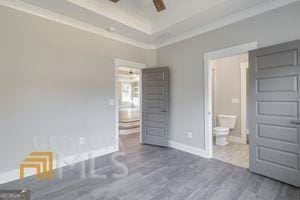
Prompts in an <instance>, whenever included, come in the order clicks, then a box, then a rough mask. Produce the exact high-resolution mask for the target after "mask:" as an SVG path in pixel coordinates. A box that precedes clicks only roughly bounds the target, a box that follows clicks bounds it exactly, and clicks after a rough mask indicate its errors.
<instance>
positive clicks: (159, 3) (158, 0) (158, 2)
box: [110, 0, 167, 12]
mask: <svg viewBox="0 0 300 200" xmlns="http://www.w3.org/2000/svg"><path fill="white" fill-rule="evenodd" d="M110 1H112V2H115V3H117V2H118V1H120V0H110ZM153 3H154V5H155V7H156V10H157V12H160V11H163V10H165V9H166V8H167V7H166V5H165V3H164V1H163V0H153Z"/></svg>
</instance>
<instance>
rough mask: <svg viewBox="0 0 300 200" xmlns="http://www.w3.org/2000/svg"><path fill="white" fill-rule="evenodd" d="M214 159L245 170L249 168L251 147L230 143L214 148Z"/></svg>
mask: <svg viewBox="0 0 300 200" xmlns="http://www.w3.org/2000/svg"><path fill="white" fill-rule="evenodd" d="M213 157H214V158H215V159H217V160H221V161H223V162H227V163H230V164H233V165H237V166H240V167H244V168H249V145H247V144H239V143H234V142H229V144H228V145H226V146H217V145H214V147H213Z"/></svg>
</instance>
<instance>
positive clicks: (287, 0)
mask: <svg viewBox="0 0 300 200" xmlns="http://www.w3.org/2000/svg"><path fill="white" fill-rule="evenodd" d="M68 1H69V2H73V3H75V2H77V1H79V2H82V1H80V0H68ZM89 1H93V0H89ZM297 1H300V0H272V1H268V2H266V3H263V4H260V5H257V6H255V7H252V8H249V9H246V10H243V11H240V12H238V13H235V14H232V15H229V16H227V17H225V18H223V19H221V20H217V21H215V22H212V23H210V24H207V25H204V26H202V27H200V28H198V29H196V30H192V31H188V32H185V33H183V34H180V35H174V36H173V37H172V38H170V39H169V40H166V41H164V42H161V43H145V42H141V41H138V40H135V39H132V38H129V37H126V36H123V35H120V34H116V33H113V32H108V31H107V30H106V29H103V28H99V27H97V26H93V25H91V24H88V23H85V22H82V21H80V20H76V19H73V18H70V17H67V16H64V15H61V14H58V13H55V12H52V11H49V10H46V9H43V8H40V7H37V6H34V5H32V4H29V3H25V2H23V1H20V0H0V5H3V6H6V7H10V8H13V9H16V10H19V11H23V12H26V13H29V14H32V15H36V16H39V17H42V18H45V19H49V20H51V21H55V22H58V23H61V24H65V25H68V26H72V27H75V28H78V29H81V30H84V31H88V32H91V33H94V34H97V35H100V36H103V37H105V38H110V39H113V40H116V41H119V42H123V43H126V44H130V45H133V46H137V47H140V48H144V49H157V48H161V47H164V46H168V45H170V44H173V43H177V42H180V41H182V40H186V39H189V38H191V37H194V36H197V35H200V34H204V33H207V32H209V31H212V30H215V29H218V28H221V27H223V26H226V25H229V24H233V23H236V22H239V21H242V20H244V19H247V18H250V17H253V16H255V15H259V14H261V13H264V12H267V11H270V10H273V9H276V8H279V7H281V6H284V5H288V4H291V3H294V2H297ZM121 23H122V22H121ZM123 23H124V24H126V23H129V22H123ZM138 24H139V25H140V22H138V23H137V24H136V25H137V26H139V25H138ZM146 26H148V25H146ZM139 28H140V29H143V30H144V32H145V30H147V29H144V28H145V27H144V28H142V27H139ZM137 29H138V28H137ZM149 30H150V32H151V27H150V29H149ZM146 32H147V31H146ZM149 36H152V34H150V35H149Z"/></svg>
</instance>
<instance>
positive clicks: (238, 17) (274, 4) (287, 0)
mask: <svg viewBox="0 0 300 200" xmlns="http://www.w3.org/2000/svg"><path fill="white" fill-rule="evenodd" d="M297 1H299V0H273V1H269V2H267V3H263V4H260V5H257V6H254V7H252V8H249V9H246V10H242V11H240V12H238V13H236V14H232V15H229V16H227V17H225V18H223V19H221V20H217V21H215V22H213V23H210V24H207V25H204V26H202V27H200V28H198V29H196V30H192V31H189V32H185V33H183V34H181V35H179V36H174V37H172V38H170V39H169V40H167V41H165V42H161V43H157V44H156V45H157V48H162V47H165V46H168V45H171V44H174V43H177V42H180V41H182V40H186V39H189V38H192V37H195V36H197V35H201V34H204V33H207V32H209V31H213V30H215V29H218V28H221V27H224V26H227V25H229V24H233V23H236V22H239V21H242V20H245V19H247V18H250V17H253V16H256V15H259V14H262V13H265V12H268V11H270V10H274V9H276V8H279V7H282V6H285V5H288V4H291V3H294V2H297Z"/></svg>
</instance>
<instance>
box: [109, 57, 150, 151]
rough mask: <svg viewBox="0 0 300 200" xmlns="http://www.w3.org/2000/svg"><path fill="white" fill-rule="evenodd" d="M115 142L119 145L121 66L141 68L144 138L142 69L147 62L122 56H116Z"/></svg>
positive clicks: (140, 84)
mask: <svg viewBox="0 0 300 200" xmlns="http://www.w3.org/2000/svg"><path fill="white" fill-rule="evenodd" d="M114 63H115V77H114V79H115V80H114V82H115V142H116V145H117V146H118V147H119V135H120V134H119V92H118V91H119V67H130V68H135V69H139V70H140V72H141V73H140V80H139V86H140V99H139V100H140V113H139V114H140V141H141V140H142V137H141V135H142V134H141V133H142V116H143V115H142V114H143V113H142V112H143V110H142V90H141V88H142V69H144V68H146V64H144V63H138V62H133V61H129V60H124V59H120V58H115V60H114Z"/></svg>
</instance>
